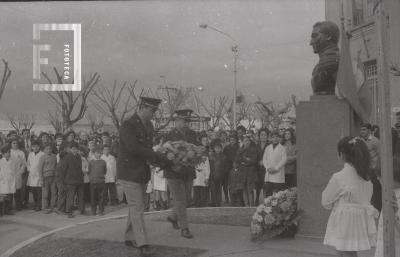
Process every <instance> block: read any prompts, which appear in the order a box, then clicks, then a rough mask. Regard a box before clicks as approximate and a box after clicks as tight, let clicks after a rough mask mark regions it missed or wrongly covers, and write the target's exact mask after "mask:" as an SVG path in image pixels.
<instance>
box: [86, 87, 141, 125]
mask: <svg viewBox="0 0 400 257" xmlns="http://www.w3.org/2000/svg"><path fill="white" fill-rule="evenodd" d="M136 84H137V80H135V82H134V83H133V84H132V85H130V86H127V82H126V81H125V82H124V83H122V84H121V85H120V86H118V84H117V81H116V80H114V85H113V86H112V87H111V88H110V87H105V86H104V85H100V86H99V87H98V88H97V90H94V91H93V95H94V96H95V97H96V99H97V100H98V101H99V103H97V102H95V101H92V102H93V105H94V106H95V108H96V109H97V110H98V111H99V112H101V113H102V114H104V115H106V116H107V117H109V118H110V119H111V120H112V122H113V124H114V126H115V128H116V129H117V130H118V129H119V128H120V126H121V124H122V122H123V121H124V120H125V119H126V117H128V116H129V115H130V114H132V113H133V112H134V111H136V109H137V106H138V103H139V97H140V96H141V95H142V94H143V89H142V91H141V93H140V94H139V95H138V94H137V93H136ZM125 96H127V98H126V99H123V98H124V97H125Z"/></svg>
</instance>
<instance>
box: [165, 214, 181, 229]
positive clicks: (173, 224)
mask: <svg viewBox="0 0 400 257" xmlns="http://www.w3.org/2000/svg"><path fill="white" fill-rule="evenodd" d="M167 221H169V222H171V224H172V227H173V228H174V229H177V230H178V229H179V225H178V221H176V220H174V219H172V218H171V217H168V218H167Z"/></svg>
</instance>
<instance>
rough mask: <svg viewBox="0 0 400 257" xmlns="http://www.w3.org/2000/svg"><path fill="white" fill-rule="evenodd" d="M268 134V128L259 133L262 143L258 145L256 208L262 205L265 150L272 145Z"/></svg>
mask: <svg viewBox="0 0 400 257" xmlns="http://www.w3.org/2000/svg"><path fill="white" fill-rule="evenodd" d="M268 134H269V131H268V129H266V128H262V129H260V131H258V137H259V138H260V141H259V142H258V144H257V153H258V159H257V161H258V166H257V167H258V170H257V181H256V200H255V202H254V204H255V205H256V206H257V205H259V204H260V194H261V189H262V188H263V186H264V178H265V167H264V164H263V162H262V159H263V156H264V151H265V148H267V146H268V145H269V144H270V142H269V141H268Z"/></svg>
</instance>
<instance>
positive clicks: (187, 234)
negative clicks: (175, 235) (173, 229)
mask: <svg viewBox="0 0 400 257" xmlns="http://www.w3.org/2000/svg"><path fill="white" fill-rule="evenodd" d="M181 236H183V237H184V238H189V239H190V238H193V235H192V233H190V231H189V229H188V228H185V229H182V230H181Z"/></svg>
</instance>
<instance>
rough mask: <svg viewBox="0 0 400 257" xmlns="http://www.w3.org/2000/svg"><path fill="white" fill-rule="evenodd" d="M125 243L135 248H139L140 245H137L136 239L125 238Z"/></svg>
mask: <svg viewBox="0 0 400 257" xmlns="http://www.w3.org/2000/svg"><path fill="white" fill-rule="evenodd" d="M125 245H126V246H129V247H133V248H138V246H137V244H136V241H135V240H133V241H131V240H125Z"/></svg>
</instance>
